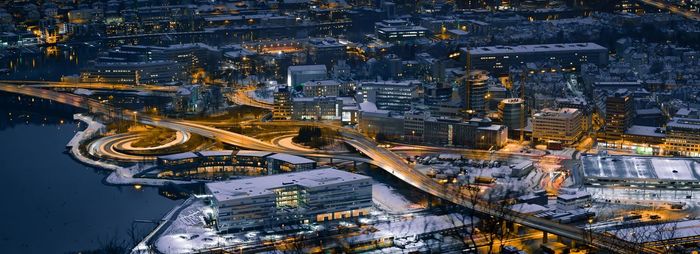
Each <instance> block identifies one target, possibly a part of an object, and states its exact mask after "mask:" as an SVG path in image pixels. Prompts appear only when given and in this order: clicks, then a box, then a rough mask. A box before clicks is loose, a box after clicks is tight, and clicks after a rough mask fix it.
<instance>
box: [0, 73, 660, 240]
mask: <svg viewBox="0 0 700 254" xmlns="http://www.w3.org/2000/svg"><path fill="white" fill-rule="evenodd" d="M0 91H4V92H9V93H16V94H22V95H27V96H33V97H37V98H43V99H48V100H52V101H56V102H59V103H64V104H67V105H71V106H75V107H79V108H85V109H87V110H88V111H90V112H96V113H103V114H108V115H110V116H111V117H120V118H124V119H131V118H132V117H133V119H134V120H135V121H138V122H141V123H143V124H147V125H154V126H158V127H163V128H169V129H179V130H185V131H189V132H191V133H196V134H199V135H202V136H205V137H209V138H212V139H217V140H219V141H221V142H224V143H228V144H232V145H235V146H239V147H246V148H249V149H255V150H266V151H273V152H286V153H291V154H296V155H307V156H318V157H323V156H327V157H334V158H338V156H337V155H323V154H318V153H309V152H290V151H284V149H283V148H281V147H278V146H275V145H273V144H270V143H267V142H263V141H261V140H258V139H255V138H251V137H248V136H245V135H241V134H238V133H234V132H229V131H225V130H221V129H217V128H214V127H209V126H204V125H201V124H197V123H191V122H186V121H182V120H177V119H167V118H160V117H155V116H148V115H145V114H138V113H137V112H134V111H127V110H122V109H116V108H113V107H112V106H110V105H106V104H102V103H100V102H99V101H96V100H93V99H90V98H86V97H81V96H78V95H74V94H68V93H60V92H55V91H50V90H46V89H40V88H34V87H27V86H16V85H10V84H2V83H0ZM115 113H116V114H115ZM339 130H340V134H341V135H342V136H343V137H344V138H345V140H346V142H348V144H350V145H352V146H353V147H355V148H356V149H357V150H358V151H360V152H361V153H363V154H365V155H367V156H368V157H369V158H370V159H371V160H366V161H367V162H369V163H371V164H373V165H376V166H378V167H379V168H382V169H383V170H385V171H387V172H388V173H390V174H392V175H394V176H396V177H397V178H398V179H400V180H402V181H405V182H406V183H408V184H410V185H412V186H414V187H416V188H418V189H420V190H423V191H425V192H426V193H429V194H431V195H434V196H436V197H439V198H441V199H444V200H447V201H450V202H452V203H454V204H458V205H461V206H463V207H466V208H468V209H471V210H473V211H476V212H479V213H482V214H486V215H490V216H494V217H497V218H502V219H504V220H506V221H510V222H514V223H518V224H520V225H523V226H526V227H529V228H533V229H537V230H540V231H543V232H545V233H552V234H555V235H558V236H562V237H565V238H568V239H572V240H575V241H577V242H578V243H581V244H586V245H589V246H593V247H595V248H598V249H604V250H609V251H612V252H614V253H630V254H632V253H634V254H636V253H664V252H663V251H661V250H658V249H655V248H651V247H647V246H639V245H638V244H635V243H630V242H627V241H624V240H621V239H618V238H616V237H614V236H612V235H609V234H601V233H597V232H591V231H586V230H584V229H581V228H578V227H574V226H570V225H564V224H560V223H556V222H553V221H549V220H546V219H542V218H538V217H534V216H531V215H526V214H520V213H517V212H514V211H511V210H508V209H503V208H502V207H498V206H496V205H493V204H490V203H486V202H485V201H480V200H475V199H473V198H470V197H469V193H468V192H467V193H465V191H463V190H461V189H459V188H457V187H453V186H448V185H442V184H439V183H437V182H436V181H434V180H433V179H431V178H429V177H427V176H425V175H424V174H422V173H420V172H418V171H417V170H415V169H414V168H413V167H411V166H409V165H408V163H406V161H404V160H403V159H402V158H401V157H399V156H398V155H396V154H394V153H393V152H391V151H389V150H386V149H384V148H380V147H378V145H377V144H376V143H375V142H374V141H372V140H369V139H368V138H367V137H365V136H364V135H362V134H360V133H358V132H356V131H354V130H349V129H345V128H340V129H339ZM347 159H354V158H353V157H347Z"/></svg>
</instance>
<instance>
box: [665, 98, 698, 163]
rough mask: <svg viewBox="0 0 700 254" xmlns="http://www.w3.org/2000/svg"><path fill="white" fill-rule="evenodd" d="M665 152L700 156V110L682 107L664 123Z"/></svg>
mask: <svg viewBox="0 0 700 254" xmlns="http://www.w3.org/2000/svg"><path fill="white" fill-rule="evenodd" d="M664 149H665V150H666V152H667V153H669V154H673V155H681V156H691V157H700V110H698V109H691V108H683V109H680V110H678V112H676V115H675V116H674V117H673V118H671V121H669V122H668V124H667V125H666V142H665V146H664Z"/></svg>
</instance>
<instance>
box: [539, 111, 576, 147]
mask: <svg viewBox="0 0 700 254" xmlns="http://www.w3.org/2000/svg"><path fill="white" fill-rule="evenodd" d="M582 135H583V114H581V111H580V110H578V109H575V108H562V109H559V110H552V109H544V110H542V111H541V112H538V113H536V114H534V115H533V116H532V138H533V139H536V140H540V141H545V142H547V141H559V142H562V143H564V144H573V143H575V142H576V141H578V140H579V139H580V138H581V136H582Z"/></svg>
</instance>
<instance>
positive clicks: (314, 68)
mask: <svg viewBox="0 0 700 254" xmlns="http://www.w3.org/2000/svg"><path fill="white" fill-rule="evenodd" d="M326 79H328V71H327V70H326V66H325V65H295V66H289V68H287V86H289V87H295V86H302V85H303V84H304V83H305V82H307V81H312V80H326Z"/></svg>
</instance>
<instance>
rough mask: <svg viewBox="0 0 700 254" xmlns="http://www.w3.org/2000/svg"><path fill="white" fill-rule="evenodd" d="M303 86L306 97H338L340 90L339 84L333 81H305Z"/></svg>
mask: <svg viewBox="0 0 700 254" xmlns="http://www.w3.org/2000/svg"><path fill="white" fill-rule="evenodd" d="M303 86H304V88H303V93H304V96H306V97H325V96H338V95H339V90H340V83H338V81H335V80H318V81H307V82H305V83H304V85H303Z"/></svg>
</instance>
